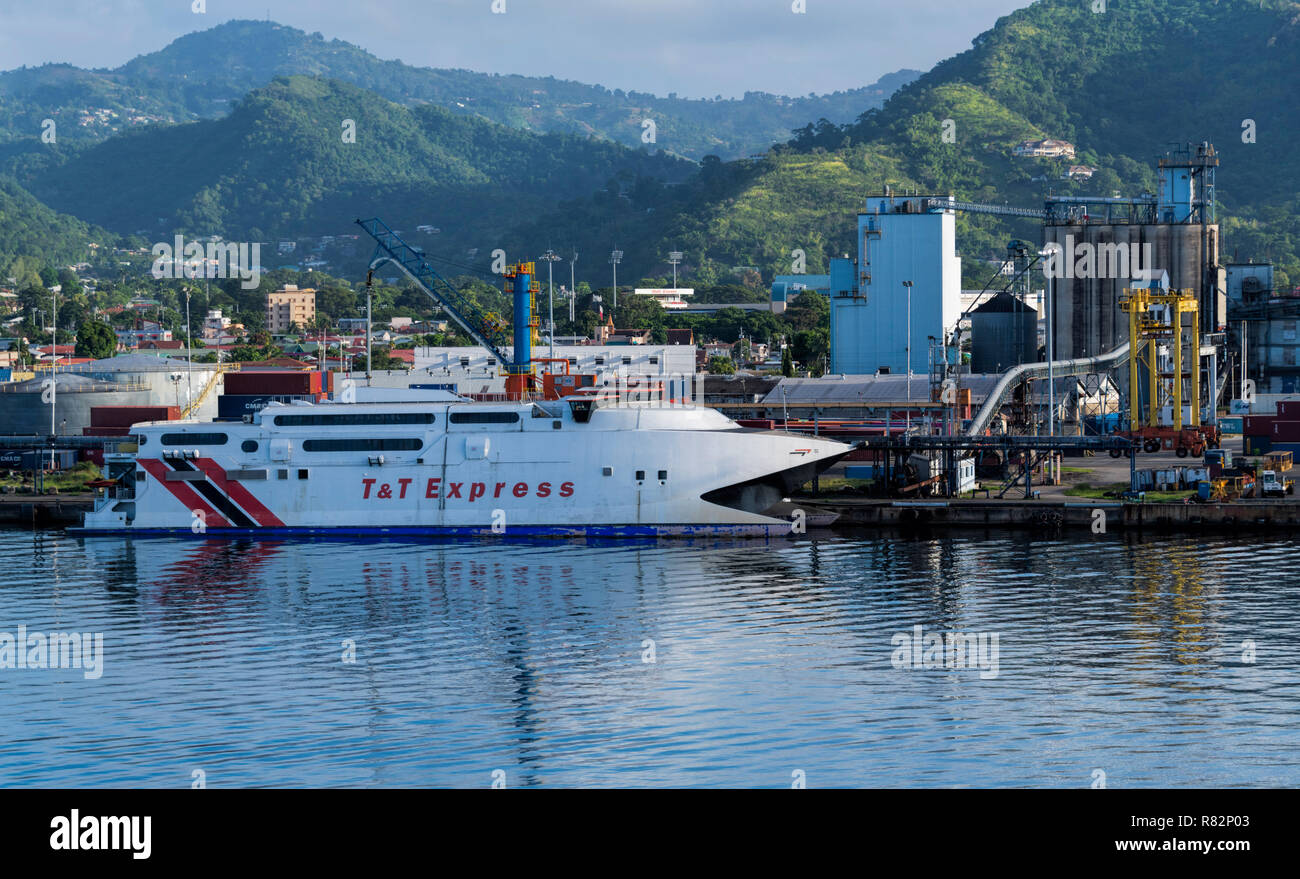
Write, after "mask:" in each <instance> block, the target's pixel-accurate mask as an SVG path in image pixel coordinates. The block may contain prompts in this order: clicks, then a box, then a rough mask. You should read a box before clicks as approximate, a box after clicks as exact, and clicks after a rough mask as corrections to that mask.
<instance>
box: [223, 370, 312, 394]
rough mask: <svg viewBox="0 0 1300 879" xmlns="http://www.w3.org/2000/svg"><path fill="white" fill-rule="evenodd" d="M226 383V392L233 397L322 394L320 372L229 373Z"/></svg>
mask: <svg viewBox="0 0 1300 879" xmlns="http://www.w3.org/2000/svg"><path fill="white" fill-rule="evenodd" d="M225 381H226V386H225V392H226V393H227V394H229V395H231V396H251V395H254V394H274V395H280V396H299V395H304V394H319V393H321V374H320V373H319V372H290V371H281V372H269V371H267V372H249V371H240V372H228V373H226V378H225Z"/></svg>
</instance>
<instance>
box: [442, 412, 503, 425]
mask: <svg viewBox="0 0 1300 879" xmlns="http://www.w3.org/2000/svg"><path fill="white" fill-rule="evenodd" d="M447 420H448V421H450V422H451V423H452V424H515V423H517V422H518V421H519V413H518V412H452V413H451V414H450V415H448V416H447Z"/></svg>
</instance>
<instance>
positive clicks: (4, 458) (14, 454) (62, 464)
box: [0, 449, 77, 470]
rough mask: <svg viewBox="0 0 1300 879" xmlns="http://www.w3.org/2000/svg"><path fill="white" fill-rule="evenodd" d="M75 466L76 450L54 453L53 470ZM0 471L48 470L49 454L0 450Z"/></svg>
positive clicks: (28, 450) (32, 451)
mask: <svg viewBox="0 0 1300 879" xmlns="http://www.w3.org/2000/svg"><path fill="white" fill-rule="evenodd" d="M76 465H77V452H76V450H62V451H56V452H55V453H54V469H55V470H67V469H69V468H71V467H75V466H76ZM0 469H4V470H37V469H40V470H49V469H50V453H49V452H48V451H35V450H31V449H3V450H0Z"/></svg>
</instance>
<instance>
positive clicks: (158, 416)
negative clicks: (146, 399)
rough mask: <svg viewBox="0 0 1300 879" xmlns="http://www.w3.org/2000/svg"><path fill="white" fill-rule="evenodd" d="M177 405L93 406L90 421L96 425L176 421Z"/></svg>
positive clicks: (177, 414)
mask: <svg viewBox="0 0 1300 879" xmlns="http://www.w3.org/2000/svg"><path fill="white" fill-rule="evenodd" d="M180 417H181V410H180V408H179V407H177V406H91V407H90V423H91V424H92V425H94V426H95V427H130V426H131V425H132V424H139V423H140V422H142V421H175V420H176V419H178V418H180Z"/></svg>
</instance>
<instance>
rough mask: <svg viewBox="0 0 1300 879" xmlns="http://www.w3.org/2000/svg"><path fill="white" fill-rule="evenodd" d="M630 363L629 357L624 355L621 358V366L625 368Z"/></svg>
mask: <svg viewBox="0 0 1300 879" xmlns="http://www.w3.org/2000/svg"><path fill="white" fill-rule="evenodd" d="M631 362H632V358H631V357H628V356H627V355H624V356H623V364H624V365H625V366H626V365H627V364H629V363H631Z"/></svg>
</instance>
